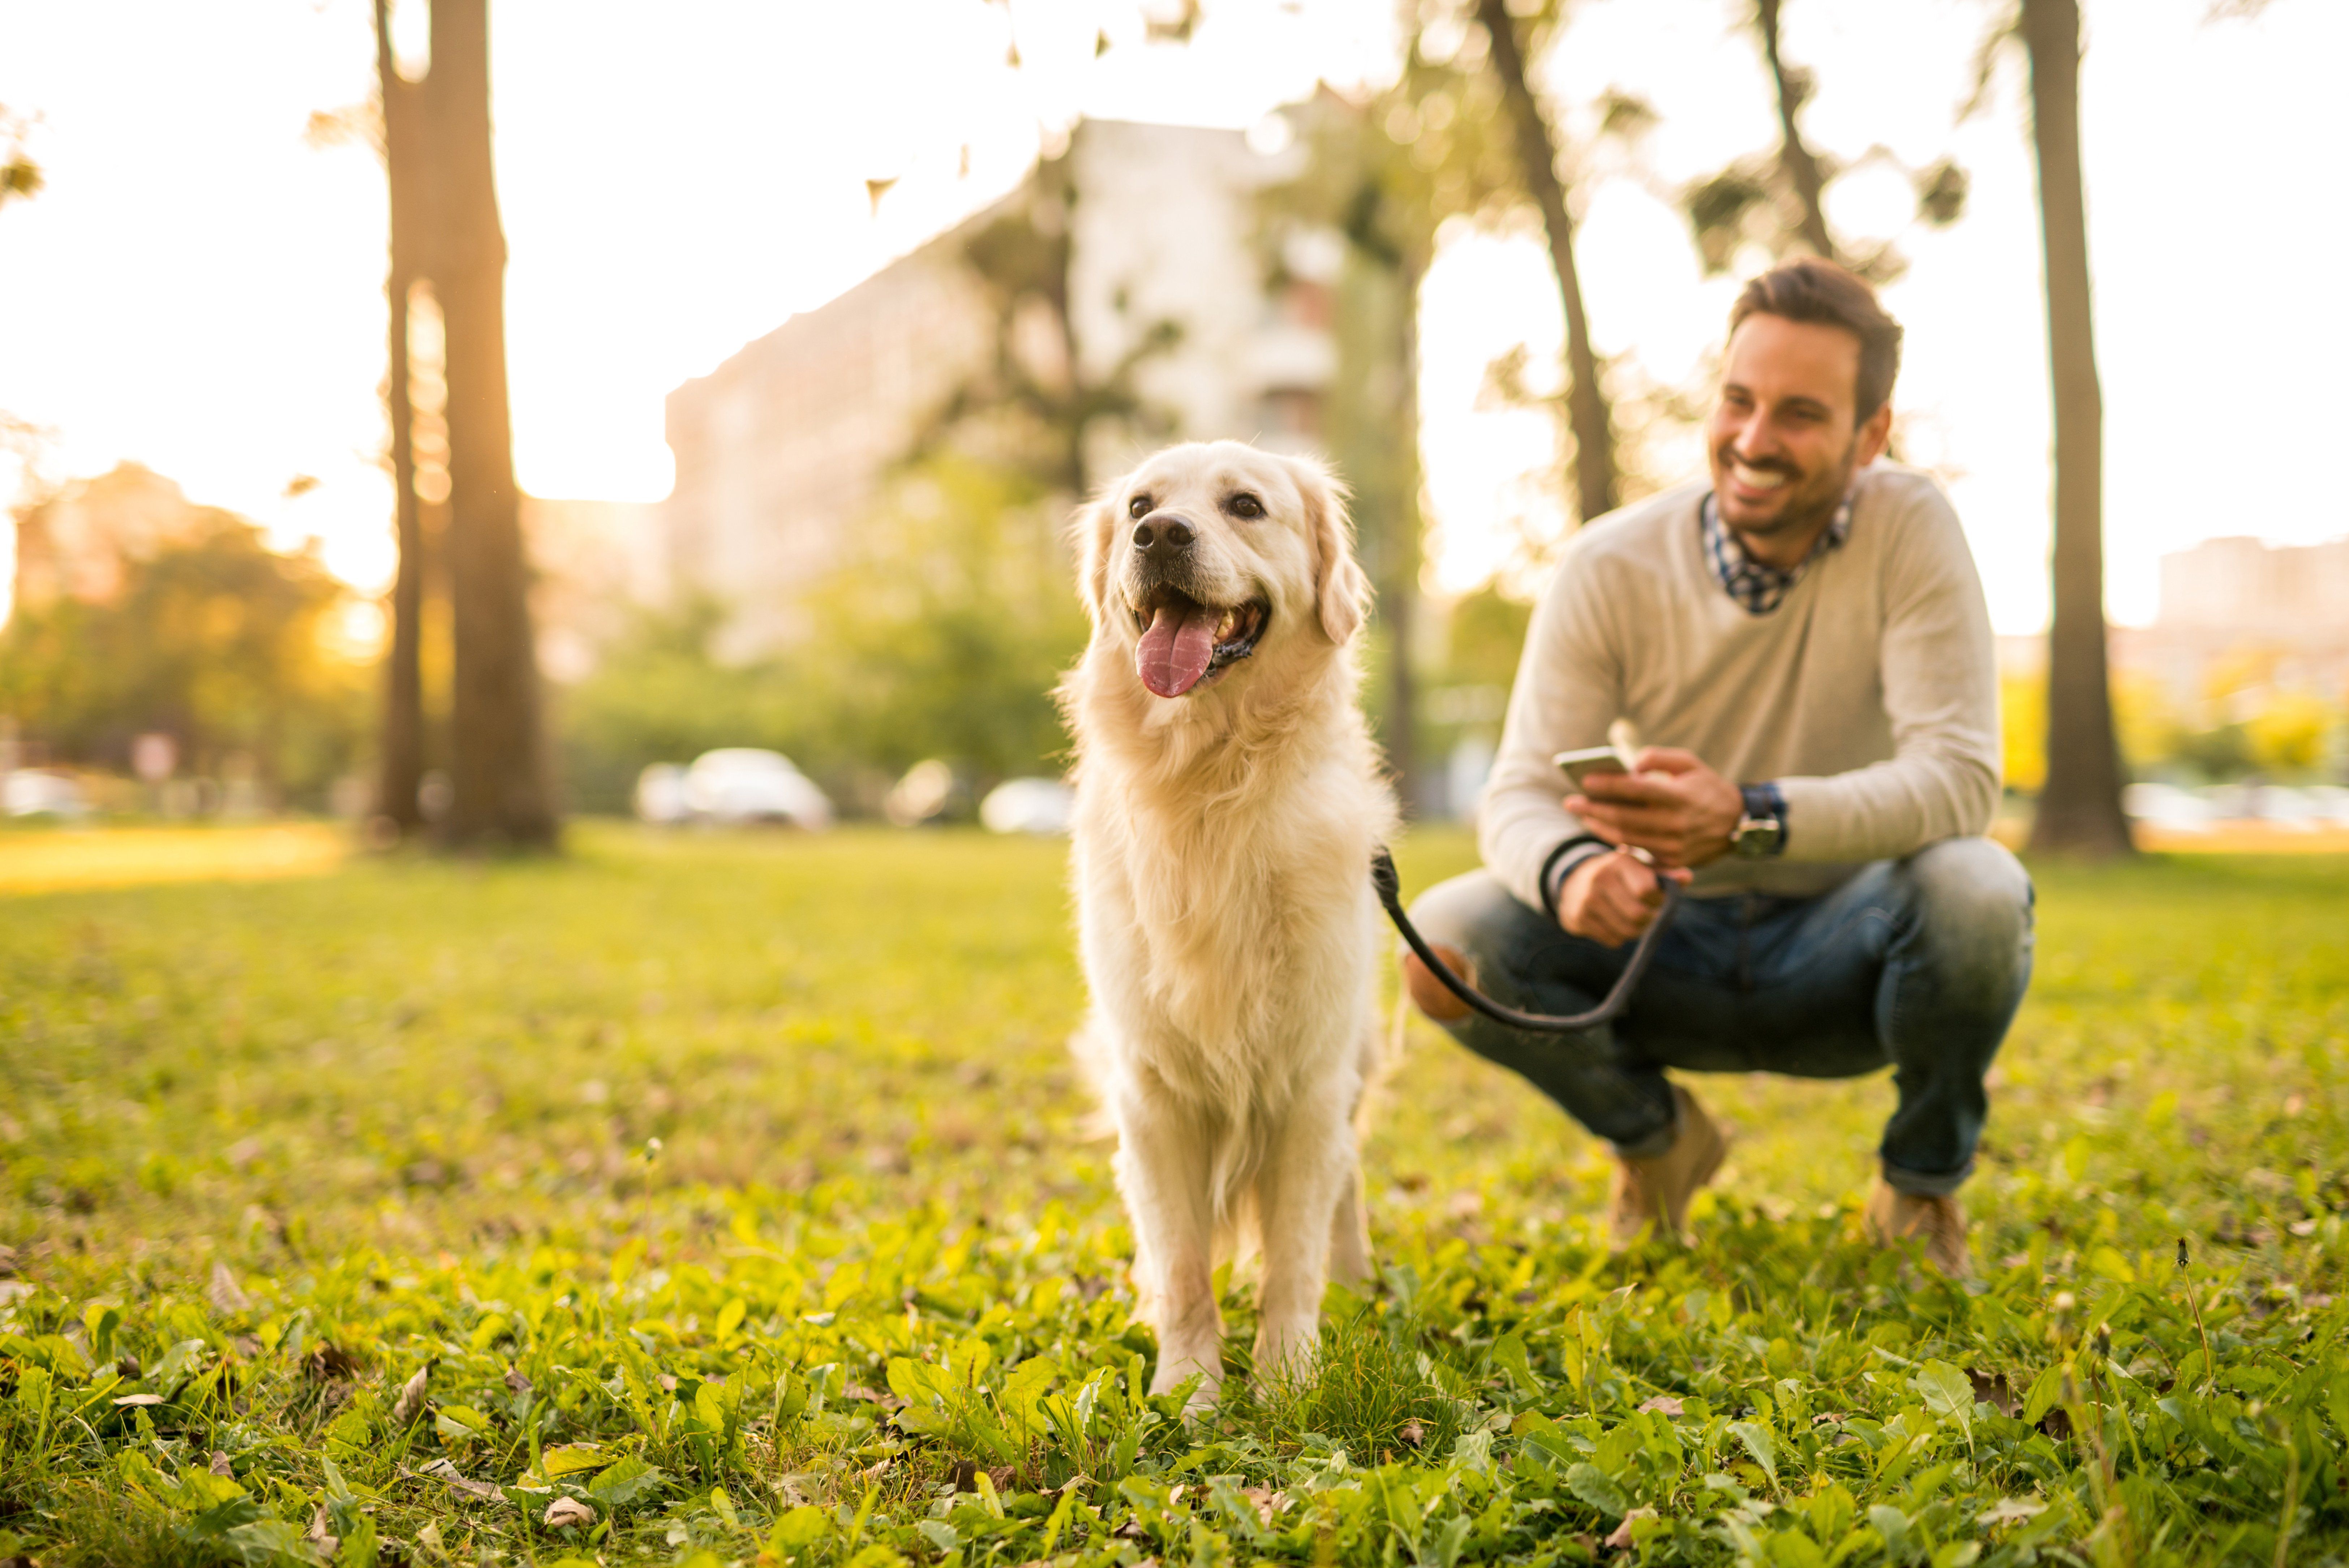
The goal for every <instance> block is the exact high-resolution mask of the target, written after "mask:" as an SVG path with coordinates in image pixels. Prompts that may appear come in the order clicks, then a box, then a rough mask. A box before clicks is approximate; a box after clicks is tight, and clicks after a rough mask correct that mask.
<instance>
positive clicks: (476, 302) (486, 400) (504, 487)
mask: <svg viewBox="0 0 2349 1568" xmlns="http://www.w3.org/2000/svg"><path fill="white" fill-rule="evenodd" d="M425 92H426V96H427V98H428V99H429V102H430V103H431V105H432V114H431V120H432V137H433V144H434V145H433V152H434V157H433V169H434V174H435V180H434V197H435V204H436V206H437V208H438V209H439V213H440V222H439V224H438V225H437V228H438V234H437V243H436V244H435V246H434V254H433V259H432V277H433V283H434V285H435V293H436V294H437V295H438V297H439V299H440V314H441V319H442V322H443V324H444V329H445V333H446V336H447V342H448V372H447V376H448V383H449V407H448V421H449V481H450V496H449V528H448V548H449V576H450V607H451V610H452V612H453V621H454V640H455V646H456V690H455V693H454V696H453V700H452V702H451V705H450V706H451V714H450V731H451V734H450V742H451V745H450V750H451V753H452V758H451V760H452V762H453V767H452V768H451V769H450V782H451V784H452V785H453V786H454V788H453V790H452V793H451V797H450V806H449V815H448V818H447V820H446V821H445V822H444V823H443V824H442V828H443V831H444V832H445V834H446V836H447V837H448V839H449V841H450V842H451V843H452V844H456V845H460V846H474V847H484V848H487V847H497V846H512V847H518V848H542V847H547V846H551V845H552V844H553V842H554V832H555V821H554V800H553V795H552V790H551V789H550V787H549V781H548V778H547V767H546V754H545V748H544V745H543V741H542V738H541V735H540V729H539V709H540V701H539V684H538V665H537V658H536V655H535V652H534V650H533V645H532V637H531V623H530V599H529V586H530V583H529V568H528V565H527V562H525V560H524V557H523V542H522V517H521V497H520V494H519V492H518V491H517V490H515V488H514V478H513V438H512V428H511V425H510V422H509V417H508V412H507V406H506V333H505V266H506V242H505V234H504V232H503V231H502V228H501V227H500V225H499V222H498V199H497V182H496V179H495V175H494V172H493V170H492V163H491V156H490V35H489V3H488V0H432V70H431V74H430V76H429V77H428V78H427V81H426V84H425Z"/></svg>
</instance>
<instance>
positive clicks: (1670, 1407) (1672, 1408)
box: [1640, 1394, 1681, 1416]
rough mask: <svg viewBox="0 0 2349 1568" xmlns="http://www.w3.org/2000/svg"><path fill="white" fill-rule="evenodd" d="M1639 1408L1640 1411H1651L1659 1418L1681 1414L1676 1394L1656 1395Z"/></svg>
mask: <svg viewBox="0 0 2349 1568" xmlns="http://www.w3.org/2000/svg"><path fill="white" fill-rule="evenodd" d="M1640 1408H1641V1409H1642V1410H1653V1411H1654V1412H1655V1413H1656V1414H1657V1415H1659V1416H1677V1415H1679V1414H1680V1413H1681V1401H1680V1396H1679V1395H1677V1394H1657V1395H1655V1396H1653V1397H1651V1398H1649V1399H1647V1400H1645V1401H1644V1402H1642V1403H1641V1405H1640Z"/></svg>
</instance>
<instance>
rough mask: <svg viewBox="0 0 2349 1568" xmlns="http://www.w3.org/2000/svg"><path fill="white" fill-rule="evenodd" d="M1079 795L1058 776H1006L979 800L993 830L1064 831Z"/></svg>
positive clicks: (981, 815) (980, 817) (982, 817)
mask: <svg viewBox="0 0 2349 1568" xmlns="http://www.w3.org/2000/svg"><path fill="white" fill-rule="evenodd" d="M1076 805H1077V798H1076V796H1075V795H1074V794H1072V793H1071V791H1070V789H1069V787H1068V786H1067V785H1066V784H1063V783H1061V781H1060V780H1059V779H1005V780H1004V781H1003V782H1002V783H1000V784H998V785H997V786H996V787H995V788H994V789H990V790H988V792H987V799H985V800H983V801H981V802H979V807H978V820H979V821H980V822H982V823H984V824H985V825H986V828H987V830H988V832H990V833H1065V832H1067V831H1068V830H1069V817H1070V815H1071V812H1073V811H1074V810H1076Z"/></svg>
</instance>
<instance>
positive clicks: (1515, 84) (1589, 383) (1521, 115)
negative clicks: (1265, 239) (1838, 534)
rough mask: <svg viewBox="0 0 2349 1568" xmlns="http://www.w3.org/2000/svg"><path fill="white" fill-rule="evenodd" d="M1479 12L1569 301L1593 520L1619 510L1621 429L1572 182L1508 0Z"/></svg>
mask: <svg viewBox="0 0 2349 1568" xmlns="http://www.w3.org/2000/svg"><path fill="white" fill-rule="evenodd" d="M1476 15H1477V18H1478V20H1480V21H1482V22H1483V23H1484V25H1485V32H1486V33H1488V34H1489V35H1491V36H1492V40H1493V69H1494V71H1495V73H1496V74H1497V75H1498V76H1499V77H1500V80H1501V95H1502V97H1503V98H1505V99H1506V101H1507V103H1508V108H1509V118H1510V119H1511V121H1512V122H1513V124H1514V126H1515V128H1516V143H1517V164H1518V172H1519V175H1520V177H1521V178H1522V179H1523V180H1524V181H1525V184H1526V194H1527V195H1528V196H1531V197H1532V198H1533V199H1534V203H1535V205H1536V206H1537V207H1539V208H1540V209H1541V215H1542V228H1543V229H1544V231H1546V232H1547V234H1548V236H1549V259H1550V264H1551V266H1552V267H1554V268H1555V269H1556V270H1557V290H1558V294H1559V295H1560V297H1561V298H1562V299H1563V300H1564V302H1565V304H1566V365H1567V373H1568V381H1569V385H1568V387H1567V393H1566V399H1567V420H1568V424H1569V425H1570V426H1571V427H1572V428H1573V430H1574V478H1575V499H1576V504H1577V506H1578V510H1579V512H1580V518H1579V521H1583V522H1588V521H1590V520H1591V519H1593V518H1595V517H1598V516H1599V515H1600V514H1601V513H1603V512H1609V511H1614V510H1615V508H1616V506H1617V505H1618V504H1619V501H1620V500H1621V496H1620V493H1619V483H1618V480H1617V475H1616V471H1615V433H1614V428H1613V419H1612V418H1611V417H1610V415H1609V411H1608V407H1607V394H1606V392H1605V390H1604V389H1603V388H1601V387H1600V386H1599V356H1598V355H1597V354H1596V353H1595V352H1593V351H1592V349H1591V346H1590V321H1589V317H1588V315H1587V314H1586V313H1585V312H1584V310H1583V308H1582V282H1581V278H1580V276H1579V274H1578V273H1577V272H1576V271H1575V265H1574V220H1573V218H1572V216H1571V215H1570V214H1569V213H1568V211H1567V210H1566V185H1565V183H1564V182H1563V181H1560V180H1559V179H1558V177H1557V142H1556V140H1555V139H1553V138H1552V137H1551V135H1550V129H1549V122H1548V121H1547V120H1546V119H1543V118H1542V111H1541V105H1540V104H1538V103H1537V102H1536V101H1535V100H1534V94H1533V88H1532V86H1531V84H1530V83H1529V82H1528V81H1527V80H1526V59H1525V55H1524V53H1523V52H1522V51H1521V50H1520V49H1519V48H1518V46H1517V31H1516V25H1515V24H1514V23H1512V22H1511V21H1510V19H1509V8H1508V5H1507V4H1506V0H1476Z"/></svg>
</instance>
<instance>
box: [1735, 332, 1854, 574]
mask: <svg viewBox="0 0 2349 1568" xmlns="http://www.w3.org/2000/svg"><path fill="white" fill-rule="evenodd" d="M1858 387H1859V339H1858V338H1857V336H1855V335H1852V334H1851V333H1849V332H1847V331H1845V330H1844V329H1843V328H1842V327H1839V326H1833V325H1826V324H1825V323H1821V322H1808V321H1789V320H1787V319H1786V318H1785V316H1781V315H1766V314H1762V313H1756V314H1755V315H1749V316H1747V317H1746V318H1745V319H1744V321H1743V322H1741V323H1740V324H1739V325H1738V327H1737V330H1736V332H1735V333H1733V335H1731V337H1730V339H1729V352H1728V354H1727V356H1726V363H1725V364H1724V365H1723V367H1722V377H1721V400H1720V402H1719V403H1717V404H1716V405H1714V407H1713V419H1712V422H1711V424H1710V426H1709V427H1708V428H1707V430H1706V445H1707V447H1708V449H1710V451H1711V453H1712V460H1713V495H1714V498H1715V503H1716V504H1717V505H1718V506H1719V507H1720V509H1721V519H1722V521H1723V522H1725V523H1727V524H1728V525H1729V527H1730V528H1731V529H1732V530H1733V531H1735V532H1736V533H1737V535H1738V536H1739V538H1740V539H1741V540H1742V541H1743V542H1744V543H1745V545H1746V547H1747V549H1748V551H1749V552H1751V553H1753V554H1754V556H1755V557H1756V558H1757V559H1768V558H1770V557H1772V556H1775V555H1776V554H1779V553H1781V552H1783V551H1784V550H1785V547H1787V546H1789V545H1792V546H1796V547H1798V551H1797V553H1796V554H1795V559H1796V560H1799V559H1800V558H1801V556H1800V553H1799V551H1801V550H1807V549H1808V548H1809V545H1810V542H1811V540H1812V539H1814V538H1816V535H1817V532H1818V531H1820V530H1821V529H1824V528H1825V527H1826V523H1827V521H1828V520H1829V519H1830V518H1831V517H1833V515H1834V514H1835V509H1836V507H1837V505H1838V504H1839V503H1840V502H1841V501H1842V500H1843V495H1844V491H1845V490H1847V489H1848V488H1849V487H1850V484H1851V476H1852V474H1853V472H1854V471H1855V470H1856V469H1858V468H1859V467H1860V466H1861V465H1862V464H1865V463H1869V462H1873V461H1874V460H1875V459H1877V458H1878V456H1879V455H1880V454H1881V453H1882V452H1883V450H1884V442H1885V438H1886V437H1887V436H1888V435H1889V434H1890V432H1891V428H1892V409H1891V407H1890V405H1889V404H1888V405H1886V406H1885V407H1880V408H1878V409H1876V410H1875V411H1874V412H1873V413H1871V414H1870V415H1869V416H1868V418H1867V419H1866V420H1865V421H1858V420H1857V419H1856V418H1855V416H1856V414H1857V407H1856V405H1857V400H1858ZM1774 544H1775V545H1777V546H1778V547H1779V548H1778V549H1773V548H1771V547H1772V546H1773V545H1774ZM1773 564H1785V565H1791V564H1793V562H1773Z"/></svg>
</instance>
